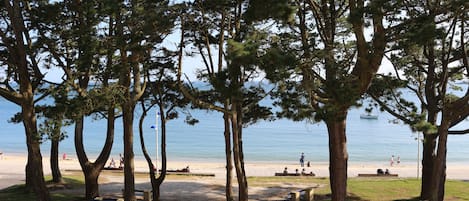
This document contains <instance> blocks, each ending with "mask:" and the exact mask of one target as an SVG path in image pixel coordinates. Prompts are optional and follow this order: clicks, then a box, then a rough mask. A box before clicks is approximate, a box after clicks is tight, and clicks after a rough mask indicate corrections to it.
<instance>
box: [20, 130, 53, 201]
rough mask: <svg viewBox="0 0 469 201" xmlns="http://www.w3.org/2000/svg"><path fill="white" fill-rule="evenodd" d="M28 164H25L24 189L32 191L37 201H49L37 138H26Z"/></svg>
mask: <svg viewBox="0 0 469 201" xmlns="http://www.w3.org/2000/svg"><path fill="white" fill-rule="evenodd" d="M26 138H27V140H26V141H27V147H28V163H27V164H26V187H27V188H28V189H31V190H33V191H34V193H35V194H36V196H37V200H38V201H49V200H50V194H49V190H48V189H47V187H46V182H45V181H44V172H43V168H42V155H41V151H40V146H39V142H38V141H37V137H33V136H26Z"/></svg>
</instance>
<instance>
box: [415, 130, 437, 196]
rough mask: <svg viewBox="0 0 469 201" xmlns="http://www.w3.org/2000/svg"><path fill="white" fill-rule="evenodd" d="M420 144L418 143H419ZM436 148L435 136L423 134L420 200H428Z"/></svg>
mask: <svg viewBox="0 0 469 201" xmlns="http://www.w3.org/2000/svg"><path fill="white" fill-rule="evenodd" d="M419 143H420V142H419ZM435 148H436V135H434V134H424V140H423V150H422V182H421V183H422V184H421V185H422V188H421V191H420V199H421V200H430V198H431V190H430V189H431V184H432V183H433V182H432V179H433V164H434V161H433V160H434V154H433V153H434V151H435Z"/></svg>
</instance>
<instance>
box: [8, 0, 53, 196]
mask: <svg viewBox="0 0 469 201" xmlns="http://www.w3.org/2000/svg"><path fill="white" fill-rule="evenodd" d="M20 4H21V2H20V1H4V3H3V6H5V8H6V9H7V11H8V12H7V13H6V14H7V15H8V18H9V20H10V21H11V24H10V26H9V29H10V30H11V31H12V33H10V34H11V35H14V38H15V41H13V42H12V41H9V42H12V43H11V44H8V42H7V46H9V48H8V54H9V56H11V57H12V58H14V59H13V60H12V62H13V63H11V65H15V66H16V68H17V70H16V74H17V76H18V79H19V87H20V93H19V94H16V95H12V96H15V97H14V98H13V97H9V98H8V97H7V98H8V99H9V100H12V99H15V101H16V102H15V103H16V104H19V105H21V115H22V117H23V125H24V129H25V134H26V146H27V149H28V162H27V164H26V173H25V174H26V188H28V189H29V190H33V191H34V193H35V194H36V196H37V200H39V201H49V200H50V194H49V190H48V189H47V187H46V182H45V181H44V172H43V167H42V155H41V148H40V141H39V140H40V136H39V134H38V131H37V122H36V114H35V112H34V89H33V83H32V81H31V77H35V78H37V79H38V80H40V79H42V75H41V74H35V75H34V74H31V73H30V68H29V67H32V68H34V67H37V66H29V64H28V52H27V49H26V46H25V44H29V42H28V41H27V40H26V39H25V38H24V35H25V34H27V32H28V31H29V30H27V29H26V27H25V25H24V23H25V22H24V20H23V19H24V18H23V16H22V9H21V5H20ZM4 14H5V13H4ZM4 17H5V18H6V16H4ZM6 41H8V40H7V39H6V38H3V39H2V42H6ZM29 60H35V58H32V57H30V58H29Z"/></svg>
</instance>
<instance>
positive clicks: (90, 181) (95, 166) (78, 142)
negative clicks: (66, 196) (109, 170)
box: [75, 105, 115, 200]
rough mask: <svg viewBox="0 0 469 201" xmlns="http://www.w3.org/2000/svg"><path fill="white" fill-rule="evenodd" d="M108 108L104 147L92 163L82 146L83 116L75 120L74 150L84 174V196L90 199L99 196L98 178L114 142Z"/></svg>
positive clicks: (111, 111)
mask: <svg viewBox="0 0 469 201" xmlns="http://www.w3.org/2000/svg"><path fill="white" fill-rule="evenodd" d="M110 107H111V109H109V110H108V121H107V133H106V141H105V143H104V147H103V149H102V150H101V153H100V154H99V156H98V158H97V159H96V161H95V162H94V163H92V162H90V161H89V160H88V156H87V155H86V152H85V149H84V146H83V127H84V117H83V116H82V117H81V118H80V119H78V120H77V121H76V122H75V150H76V153H77V157H78V161H79V162H80V166H81V169H82V171H83V174H84V175H85V198H86V200H91V199H93V198H95V197H97V196H99V184H98V178H99V175H100V174H101V170H102V169H103V167H104V165H105V164H106V161H107V160H108V159H109V155H110V154H111V150H112V145H113V143H114V122H115V118H114V108H113V105H111V106H110Z"/></svg>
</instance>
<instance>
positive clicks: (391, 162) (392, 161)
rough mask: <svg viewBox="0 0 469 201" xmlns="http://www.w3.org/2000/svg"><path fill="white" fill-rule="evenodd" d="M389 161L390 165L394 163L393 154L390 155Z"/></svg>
mask: <svg viewBox="0 0 469 201" xmlns="http://www.w3.org/2000/svg"><path fill="white" fill-rule="evenodd" d="M389 163H390V164H391V166H393V165H394V155H392V156H391V161H389Z"/></svg>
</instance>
